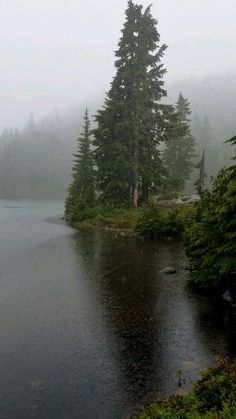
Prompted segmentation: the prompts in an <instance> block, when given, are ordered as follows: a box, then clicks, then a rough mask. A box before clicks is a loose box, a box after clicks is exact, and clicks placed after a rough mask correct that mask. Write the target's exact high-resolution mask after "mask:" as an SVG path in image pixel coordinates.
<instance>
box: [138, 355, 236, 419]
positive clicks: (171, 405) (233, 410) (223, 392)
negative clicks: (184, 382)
mask: <svg viewBox="0 0 236 419" xmlns="http://www.w3.org/2000/svg"><path fill="white" fill-rule="evenodd" d="M135 418H136V419H236V361H230V360H228V359H223V358H222V359H219V360H217V362H216V363H215V364H214V365H213V367H212V368H209V369H208V370H207V371H205V372H204V373H203V374H202V378H201V379H200V380H199V381H198V382H197V383H196V384H195V386H194V388H193V390H192V392H191V393H190V394H189V395H186V396H177V395H174V396H171V397H170V398H167V399H164V400H161V401H159V402H157V403H154V404H152V405H151V406H150V407H148V408H146V409H144V410H143V411H142V412H140V413H139V414H138V415H137V416H133V419H135Z"/></svg>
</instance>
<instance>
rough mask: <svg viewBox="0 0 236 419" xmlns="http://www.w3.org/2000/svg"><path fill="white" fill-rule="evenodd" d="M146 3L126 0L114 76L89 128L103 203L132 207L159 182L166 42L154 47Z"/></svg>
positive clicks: (155, 34) (153, 26) (155, 38)
mask: <svg viewBox="0 0 236 419" xmlns="http://www.w3.org/2000/svg"><path fill="white" fill-rule="evenodd" d="M156 24H157V21H156V20H155V19H154V18H153V17H152V15H151V12H150V7H148V8H147V9H146V10H145V11H143V9H142V6H139V5H137V4H134V3H133V2H132V1H131V0H129V2H128V9H127V10H126V21H125V24H124V28H123V30H122V37H121V39H120V42H119V45H118V47H119V48H118V51H117V52H116V58H117V60H116V63H115V66H116V76H115V77H114V79H113V82H112V84H111V89H110V91H109V93H108V95H107V98H106V101H105V106H104V108H103V109H102V110H100V111H99V112H98V114H97V117H96V119H97V122H98V128H97V130H96V131H95V138H96V141H95V144H96V146H97V149H96V153H95V156H96V163H97V167H98V181H99V186H100V189H101V192H102V197H103V199H104V200H105V201H108V202H112V203H114V204H116V205H117V204H132V205H134V206H137V204H138V198H140V199H145V200H147V198H148V193H149V191H150V190H151V189H152V188H154V187H155V186H157V184H158V183H159V182H160V174H161V173H162V172H163V165H162V162H161V158H160V153H159V151H158V148H157V146H158V144H159V142H160V140H161V139H162V136H163V133H164V131H165V129H166V127H165V124H166V123H164V121H165V118H164V116H163V114H164V112H163V109H162V108H163V105H162V106H161V105H159V104H158V101H160V99H161V98H162V97H163V96H165V95H166V92H165V90H164V88H163V80H162V78H163V75H164V74H165V69H164V68H163V65H162V64H161V59H162V57H163V54H164V51H165V49H166V45H162V46H159V40H160V36H159V33H158V32H157V29H156Z"/></svg>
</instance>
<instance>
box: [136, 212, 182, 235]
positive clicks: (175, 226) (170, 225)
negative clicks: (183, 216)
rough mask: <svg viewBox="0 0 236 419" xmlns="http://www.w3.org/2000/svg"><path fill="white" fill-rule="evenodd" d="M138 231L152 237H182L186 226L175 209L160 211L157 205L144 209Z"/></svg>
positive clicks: (137, 227)
mask: <svg viewBox="0 0 236 419" xmlns="http://www.w3.org/2000/svg"><path fill="white" fill-rule="evenodd" d="M136 231H137V232H138V233H139V234H140V235H142V236H145V237H149V238H151V239H156V240H159V239H167V238H170V237H171V238H176V239H177V238H180V237H181V236H182V234H183V231H184V226H183V223H182V222H181V220H180V219H179V218H178V216H177V214H176V212H175V211H173V210H170V211H167V210H166V211H160V209H159V208H158V207H157V206H156V205H152V206H149V207H148V208H146V209H145V210H143V212H142V215H141V217H140V219H139V221H138V223H137V226H136Z"/></svg>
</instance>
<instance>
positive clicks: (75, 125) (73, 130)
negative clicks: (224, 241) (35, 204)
mask: <svg viewBox="0 0 236 419" xmlns="http://www.w3.org/2000/svg"><path fill="white" fill-rule="evenodd" d="M180 91H181V92H182V93H183V95H184V96H185V97H187V98H188V99H189V100H190V104H191V108H192V132H193V136H194V137H195V139H196V151H197V158H196V161H197V160H198V159H199V158H200V156H201V153H202V151H203V149H205V150H206V172H207V175H208V180H210V177H211V176H212V175H215V174H216V173H217V171H218V170H219V169H220V168H221V167H222V166H224V165H227V164H228V163H229V162H230V158H231V154H232V150H231V149H230V147H229V146H227V145H225V144H224V140H225V139H227V138H230V137H232V136H233V135H234V132H235V125H236V123H235V115H234V110H235V109H236V96H235V94H234V92H235V91H236V77H234V75H231V76H225V77H223V76H221V77H220V76H219V77H216V76H215V77H214V78H207V79H203V80H198V81H184V80H183V81H179V82H175V83H173V84H172V85H170V86H169V88H168V91H167V93H168V102H170V103H174V102H176V100H177V98H178V94H179V92H180ZM97 106H99V105H98V104H97V103H96V104H93V105H92V106H90V109H91V111H92V113H93V112H94V111H95V110H96V108H97ZM82 117H83V109H80V108H79V107H78V108H75V109H73V110H71V111H67V112H65V113H64V114H60V115H59V114H57V113H54V114H52V115H49V116H48V117H47V118H44V119H43V120H41V121H40V122H35V121H34V118H33V117H32V116H31V117H30V118H29V120H28V122H27V124H26V126H25V128H24V129H22V130H14V129H8V130H5V131H3V132H2V134H1V136H0V196H1V197H6V198H45V199H46V198H63V197H64V195H65V192H66V189H67V187H68V184H69V182H70V176H71V165H72V154H73V152H74V150H75V146H76V141H75V139H76V138H77V137H78V135H79V132H80V129H81V121H82ZM197 176H198V172H197V170H194V171H193V174H192V181H191V182H190V183H189V184H188V191H191V190H193V183H194V182H195V181H196V179H197Z"/></svg>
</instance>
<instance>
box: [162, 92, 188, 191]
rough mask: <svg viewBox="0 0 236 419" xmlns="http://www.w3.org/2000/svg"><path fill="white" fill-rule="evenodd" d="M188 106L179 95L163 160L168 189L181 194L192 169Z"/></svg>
mask: <svg viewBox="0 0 236 419" xmlns="http://www.w3.org/2000/svg"><path fill="white" fill-rule="evenodd" d="M190 115H191V110H190V104H189V101H188V99H185V98H184V97H183V95H182V94H181V93H180V95H179V99H178V102H177V104H176V122H175V127H174V130H173V133H172V136H171V137H170V138H169V140H168V141H167V142H166V149H165V150H164V153H163V159H164V163H165V167H166V170H167V171H168V174H169V182H168V183H169V184H168V189H169V190H171V191H174V192H181V191H183V190H184V188H185V182H186V180H188V179H189V177H190V174H191V172H192V169H193V167H194V162H193V159H194V157H195V148H194V146H195V140H194V138H193V136H192V134H191V127H190V118H189V117H190Z"/></svg>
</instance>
